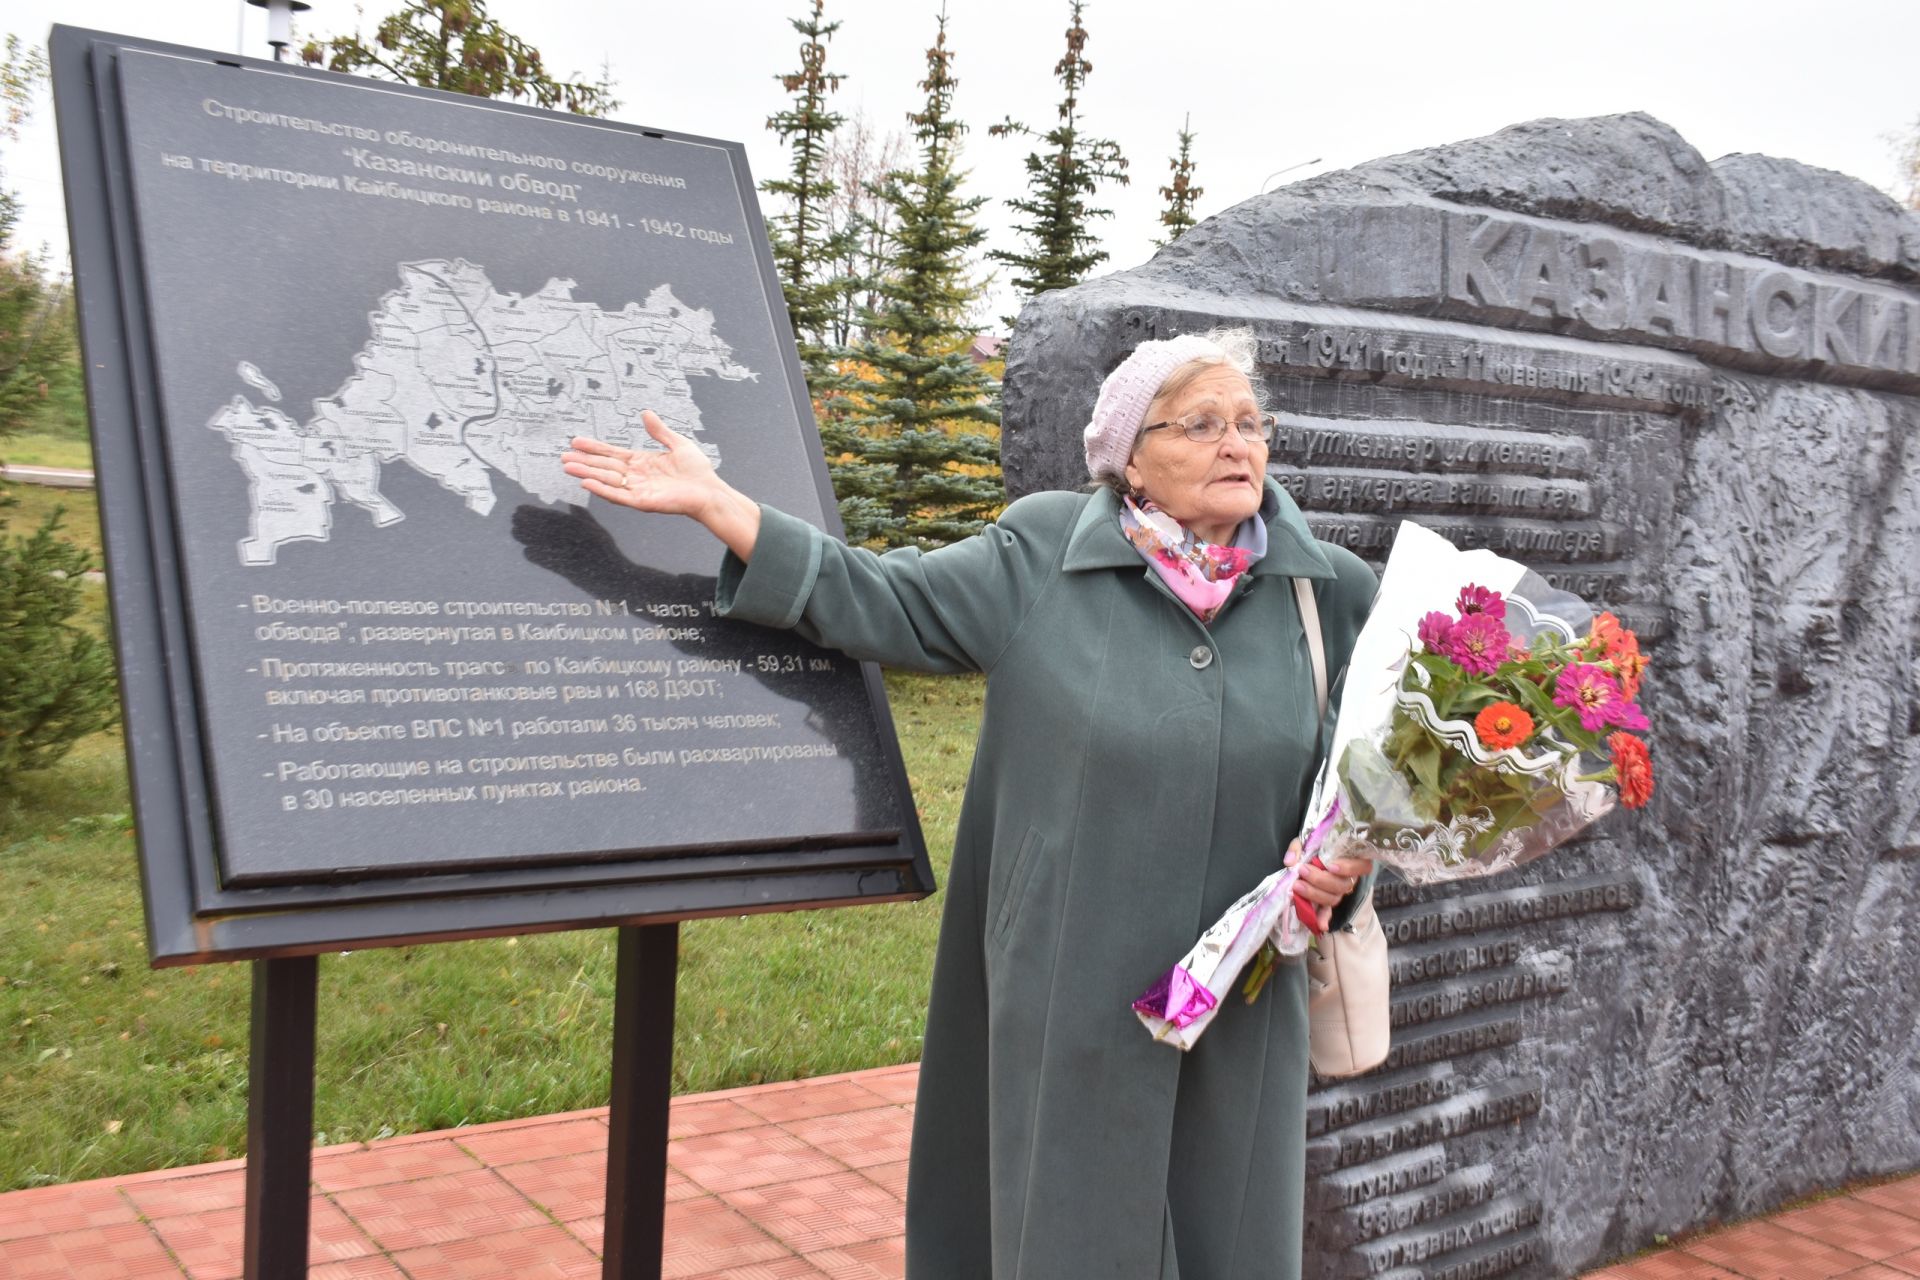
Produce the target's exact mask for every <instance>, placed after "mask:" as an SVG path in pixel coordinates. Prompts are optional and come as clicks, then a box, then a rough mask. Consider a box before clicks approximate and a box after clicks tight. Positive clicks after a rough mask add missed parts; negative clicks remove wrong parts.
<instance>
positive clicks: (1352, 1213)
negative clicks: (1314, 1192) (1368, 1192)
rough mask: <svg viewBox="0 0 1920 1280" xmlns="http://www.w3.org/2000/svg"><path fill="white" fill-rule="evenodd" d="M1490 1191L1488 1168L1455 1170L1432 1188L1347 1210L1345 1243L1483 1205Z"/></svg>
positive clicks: (1489, 1167)
mask: <svg viewBox="0 0 1920 1280" xmlns="http://www.w3.org/2000/svg"><path fill="white" fill-rule="evenodd" d="M1494 1189H1495V1188H1494V1171H1493V1168H1492V1166H1490V1165H1484V1164H1482V1165H1475V1166H1473V1167H1472V1168H1469V1169H1461V1170H1458V1171H1456V1172H1454V1173H1450V1174H1448V1175H1447V1177H1446V1179H1445V1180H1444V1181H1442V1182H1441V1183H1440V1185H1438V1186H1436V1187H1431V1188H1428V1189H1426V1190H1423V1191H1417V1192H1411V1193H1408V1194H1406V1195H1399V1196H1391V1197H1383V1198H1381V1199H1379V1200H1375V1201H1372V1202H1370V1203H1367V1204H1362V1205H1359V1206H1357V1207H1355V1208H1352V1209H1349V1210H1348V1211H1347V1212H1346V1214H1345V1215H1344V1225H1345V1227H1346V1235H1347V1239H1348V1240H1349V1241H1352V1242H1355V1243H1358V1242H1361V1241H1365V1240H1373V1239H1377V1238H1379V1237H1380V1236H1384V1235H1390V1234H1392V1233H1394V1232H1396V1231H1405V1230H1407V1229H1408V1228H1410V1227H1416V1226H1419V1225H1420V1224H1421V1223H1423V1222H1431V1221H1433V1220H1434V1219H1435V1218H1443V1217H1445V1216H1447V1215H1448V1214H1450V1213H1457V1212H1459V1211H1460V1210H1462V1209H1467V1208H1471V1207H1473V1206H1474V1205H1478V1204H1485V1203H1486V1202H1487V1201H1489V1200H1491V1199H1493V1194H1494Z"/></svg>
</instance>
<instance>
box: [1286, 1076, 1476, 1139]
mask: <svg viewBox="0 0 1920 1280" xmlns="http://www.w3.org/2000/svg"><path fill="white" fill-rule="evenodd" d="M1461 1087H1462V1086H1461V1084H1460V1081H1459V1080H1457V1079H1456V1078H1455V1077H1454V1075H1453V1074H1452V1069H1451V1068H1450V1067H1447V1066H1445V1065H1438V1066H1433V1067H1427V1068H1424V1069H1422V1070H1421V1071H1420V1072H1419V1073H1418V1074H1417V1075H1415V1076H1414V1077H1413V1078H1412V1079H1407V1080H1396V1081H1395V1082H1394V1083H1392V1084H1390V1085H1382V1084H1379V1083H1378V1082H1375V1081H1372V1080H1367V1081H1362V1082H1358V1083H1355V1084H1352V1085H1348V1086H1344V1087H1342V1088H1341V1089H1339V1090H1338V1091H1330V1092H1322V1093H1317V1094H1315V1095H1314V1096H1313V1097H1311V1098H1310V1099H1308V1101H1307V1136H1308V1137H1309V1138H1317V1137H1319V1136H1320V1135H1321V1134H1323V1133H1326V1132H1327V1131H1328V1130H1330V1129H1339V1128H1342V1127H1344V1126H1346V1125H1350V1124H1357V1123H1359V1122H1360V1121H1363V1120H1371V1119H1373V1118H1374V1117H1375V1116H1385V1115H1392V1114H1394V1113H1395V1112H1398V1111H1405V1110H1407V1109H1408V1108H1410V1107H1424V1106H1427V1105H1429V1104H1430V1103H1435V1102H1444V1101H1446V1100H1447V1099H1448V1098H1451V1097H1452V1096H1453V1095H1454V1094H1455V1093H1456V1092H1458V1091H1459V1089H1460V1088H1461Z"/></svg>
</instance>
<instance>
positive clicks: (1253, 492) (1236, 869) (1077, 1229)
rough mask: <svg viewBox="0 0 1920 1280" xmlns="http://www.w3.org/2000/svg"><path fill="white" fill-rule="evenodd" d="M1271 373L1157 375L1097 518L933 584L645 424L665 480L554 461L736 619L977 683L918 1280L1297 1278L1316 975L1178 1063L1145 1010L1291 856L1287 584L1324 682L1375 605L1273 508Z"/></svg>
mask: <svg viewBox="0 0 1920 1280" xmlns="http://www.w3.org/2000/svg"><path fill="white" fill-rule="evenodd" d="M1252 350H1253V344H1252V338H1251V335H1250V334H1247V333H1245V332H1244V331H1241V332H1227V333H1221V334H1211V335H1208V336H1207V337H1205V338H1202V337H1196V336H1184V337H1178V338H1174V339H1172V340H1170V341H1164V342H1146V343H1143V344H1141V346H1140V347H1139V348H1138V349H1136V350H1135V351H1134V352H1133V353H1132V354H1131V355H1129V356H1128V357H1127V359H1126V360H1125V361H1123V362H1122V363H1121V364H1120V366H1119V367H1118V368H1116V369H1115V370H1114V371H1113V373H1112V375H1111V376H1109V377H1108V378H1107V380H1106V382H1105V384H1104V385H1103V386H1102V388H1101V391H1100V396H1099V401H1098V404H1097V406H1096V407H1095V409H1094V413H1093V420H1092V422H1091V424H1090V425H1089V426H1088V427H1087V429H1086V433H1085V444H1086V458H1087V468H1088V471H1089V472H1090V473H1091V474H1092V476H1093V477H1094V479H1096V480H1098V481H1101V482H1103V484H1102V485H1101V486H1099V487H1097V488H1096V489H1094V491H1092V492H1083V493H1040V494H1034V495H1031V496H1029V497H1026V498H1022V499H1021V500H1020V501H1018V502H1015V503H1014V504H1012V505H1011V506H1009V507H1008V508H1007V509H1006V512H1005V514H1004V515H1003V516H1002V518H1001V520H1000V521H999V523H997V524H995V525H992V526H990V527H988V528H987V529H985V530H984V531H982V532H981V533H980V534H979V535H978V536H976V537H973V538H969V539H967V540H966V541H964V542H960V543H956V544H954V545H952V546H949V547H945V548H942V549H940V550H938V551H933V552H928V553H924V554H923V553H921V552H919V551H917V550H912V549H903V550H896V551H891V552H888V553H887V554H885V555H876V554H874V553H872V552H869V551H865V550H861V549H858V548H853V547H848V546H846V545H844V544H842V543H839V542H837V541H835V540H834V539H832V538H830V537H828V536H827V535H825V534H823V533H821V532H820V531H819V530H817V529H814V528H813V527H811V526H810V525H807V524H805V523H803V522H801V521H799V520H796V519H794V518H792V517H790V516H787V515H783V514H782V513H780V512H778V511H775V510H771V509H769V508H765V507H761V506H758V505H756V504H755V503H754V502H752V501H751V500H750V499H748V498H746V497H745V496H743V495H742V494H740V493H739V492H737V491H736V490H734V489H733V488H731V487H730V486H728V485H727V484H726V483H725V482H724V481H722V480H721V479H719V478H718V477H717V476H716V475H715V474H714V472H713V469H712V468H711V466H710V465H709V464H708V462H707V460H706V458H705V456H704V455H703V454H702V453H701V452H700V450H699V449H698V448H696V447H694V446H693V445H692V444H691V443H690V442H688V441H686V440H684V439H683V438H681V437H680V436H677V435H675V434H674V433H673V432H671V431H669V430H667V429H666V427H665V426H663V425H662V424H661V423H660V422H659V420H658V419H657V418H654V417H653V416H652V415H651V414H649V415H647V419H646V422H647V429H648V431H649V432H650V433H651V434H652V436H653V438H654V439H655V440H656V441H657V442H658V443H659V444H660V445H662V446H664V450H665V451H664V452H656V451H652V450H648V451H638V452H636V451H630V450H627V449H623V448H619V447H615V446H611V445H607V444H603V443H600V442H597V441H591V440H577V441H575V442H574V447H573V449H572V450H571V451H570V452H568V453H567V454H566V455H565V459H564V464H565V467H566V470H567V472H568V474H570V475H573V476H576V477H578V478H579V480H580V482H581V484H582V485H583V486H584V487H585V488H586V489H587V490H588V491H589V492H591V493H593V494H596V495H598V496H600V497H602V498H605V499H607V500H608V501H611V502H616V503H620V504H622V505H625V506H629V507H634V508H636V509H638V510H642V511H658V512H674V513H679V514H683V515H687V516H691V517H692V518H694V519H696V520H698V521H700V523H702V524H703V525H705V526H706V527H707V529H709V530H710V531H711V532H712V533H713V534H714V535H715V536H716V537H718V538H719V539H720V540H721V541H722V542H723V543H725V544H726V547H727V550H728V552H729V554H728V555H727V557H726V559H725V562H724V564H723V565H722V568H721V570H720V579H719V585H718V608H719V610H720V612H721V613H723V614H724V615H725V616H727V617H731V618H738V619H745V620H748V621H751V622H756V623H760V624H763V625H766V626H770V627H791V628H793V629H795V630H797V631H798V632H799V633H800V634H802V635H804V636H806V637H807V638H808V639H810V640H812V641H814V642H816V643H818V644H821V645H825V646H828V647H830V648H834V649H838V650H841V651H843V652H845V653H847V654H850V655H852V656H854V657H857V658H867V659H873V660H876V661H879V662H884V663H890V664H893V665H895V666H901V667H912V668H917V669H920V670H926V671H940V672H957V671H984V672H986V673H987V694H986V709H985V714H984V716H983V718H982V720H981V724H980V738H979V744H978V747H977V751H976V755H975V758H974V764H973V773H972V777H971V778H970V780H969V782H968V788H967V796H966V802H965V805H964V806H963V809H962V812H961V817H960V826H959V835H958V841H957V845H956V847H955V850H954V855H953V865H952V870H951V872H950V874H949V876H948V880H947V885H946V895H947V897H946V904H945V909H944V915H943V916H942V923H941V932H940V942H939V947H938V950H937V953H936V956H935V962H934V973H933V993H932V1001H931V1005H930V1008H929V1010H928V1018H927V1033H926V1041H925V1045H924V1051H923V1057H922V1062H921V1070H920V1089H919V1101H918V1105H917V1107H916V1108H915V1114H914V1130H913V1146H912V1160H911V1164H910V1166H909V1174H908V1180H907V1274H908V1275H909V1276H910V1277H912V1278H913V1280H939V1278H944V1277H953V1278H954V1280H961V1278H963V1277H964V1278H965V1280H982V1278H983V1277H989V1276H991V1277H998V1278H1000V1280H1015V1278H1016V1277H1018V1278H1022V1280H1080V1278H1081V1277H1094V1276H1098V1277H1103V1278H1104V1277H1114V1278H1123V1280H1124V1278H1137V1280H1158V1278H1161V1277H1175V1276H1178V1277H1184V1278H1185V1280H1252V1278H1255V1277H1263V1278H1264V1277H1293V1276H1297V1275H1298V1274H1299V1269H1300V1235H1301V1215H1302V1195H1303V1182H1304V1151H1303V1147H1304V1136H1305V1121H1304V1111H1305V1103H1306V1089H1307V1042H1306V1040H1307V989H1306V979H1305V977H1304V970H1303V969H1302V967H1301V966H1299V965H1298V964H1286V965H1283V967H1282V969H1281V971H1280V972H1279V973H1278V974H1277V975H1276V976H1275V978H1274V980H1273V981H1272V982H1271V983H1270V984H1269V987H1268V991H1267V992H1266V994H1264V995H1263V996H1262V998H1261V999H1260V1000H1259V1001H1258V1002H1257V1003H1255V1004H1253V1005H1251V1006H1247V1005H1243V1004H1241V1003H1240V1002H1238V1001H1235V1002H1233V1004H1232V1007H1229V1008H1227V1009H1225V1010H1223V1012H1222V1013H1221V1014H1220V1015H1219V1016H1218V1018H1217V1020H1216V1021H1215V1023H1214V1025H1213V1027H1212V1029H1211V1030H1210V1031H1209V1033H1208V1035H1207V1038H1206V1039H1205V1040H1204V1041H1203V1042H1201V1044H1200V1045H1199V1046H1198V1047H1196V1048H1195V1049H1194V1050H1193V1052H1191V1053H1190V1054H1186V1055H1184V1056H1183V1055H1182V1054H1180V1053H1179V1052H1177V1051H1175V1050H1173V1049H1170V1048H1168V1047H1167V1046H1165V1045H1161V1044H1156V1043H1154V1042H1153V1040H1151V1039H1150V1038H1149V1037H1148V1035H1147V1033H1146V1032H1145V1031H1144V1030H1143V1029H1142V1028H1141V1026H1140V1024H1139V1022H1138V1021H1137V1020H1136V1019H1135V1017H1134V1014H1133V1012H1132V1010H1131V1008H1130V1007H1129V1006H1130V1004H1131V1002H1132V1000H1133V999H1134V997H1136V996H1137V995H1139V994H1140V992H1141V991H1142V990H1143V989H1144V988H1145V987H1146V986H1147V985H1148V984H1149V983H1150V982H1151V981H1152V980H1153V979H1154V977H1155V976H1156V975H1158V974H1160V973H1161V972H1163V971H1164V970H1165V969H1166V967H1167V965H1168V964H1170V963H1171V962H1172V961H1173V960H1174V959H1175V958H1177V957H1178V956H1180V955H1181V954H1182V953H1183V952H1185V951H1186V949H1187V948H1188V947H1189V946H1190V945H1192V943H1193V940H1194V939H1195V937H1196V936H1198V934H1199V932H1200V931H1201V930H1202V929H1203V928H1205V927H1206V926H1207V925H1208V924H1210V923H1211V922H1212V921H1213V920H1214V919H1216V918H1217V917H1218V916H1219V915H1220V914H1221V913H1222V912H1223V911H1224V910H1225V909H1226V907H1227V906H1228V905H1229V904H1230V903H1231V902H1232V901H1233V899H1234V898H1236V897H1237V896H1238V895H1239V894H1241V893H1242V892H1244V891H1245V890H1246V889H1248V888H1249V887H1251V886H1252V885H1253V884H1255V883H1256V882H1257V881H1259V880H1260V879H1261V878H1262V877H1263V876H1265V875H1267V874H1268V873H1270V872H1272V871H1273V870H1275V869H1276V868H1277V867H1278V866H1279V865H1280V864H1281V860H1282V858H1283V856H1284V857H1286V858H1288V859H1289V860H1291V858H1292V857H1293V856H1295V855H1294V854H1293V853H1292V852H1291V851H1288V852H1285V853H1283V851H1286V850H1288V841H1289V839H1290V838H1291V837H1292V836H1294V835H1295V834H1296V833H1297V832H1298V830H1299V826H1300V818H1301V810H1302V807H1303V803H1304V799H1305V792H1306V790H1307V788H1308V785H1309V783H1310V781H1311V779H1312V776H1313V774H1314V771H1315V768H1316V766H1317V764H1318V759H1317V750H1318V740H1319V716H1318V714H1317V712H1316V708H1315V693H1314V685H1313V677H1312V673H1311V668H1310V662H1309V656H1308V642H1307V638H1306V635H1305V633H1304V631H1303V629H1302V620H1301V617H1300V613H1299V609H1298V605H1297V603H1296V601H1295V597H1294V591H1293V588H1292V584H1291V583H1290V582H1289V579H1291V578H1305V579H1308V580H1309V581H1310V582H1311V584H1312V587H1313V590H1314V594H1315V597H1316V599H1317V602H1318V612H1319V615H1320V619H1321V625H1322V627H1323V628H1324V636H1325V644H1326V650H1327V659H1328V663H1329V665H1330V667H1331V669H1333V670H1335V671H1338V670H1340V669H1341V668H1342V667H1344V665H1345V663H1346V660H1347V655H1348V653H1349V651H1350V649H1351V647H1352V644H1353V640H1354V637H1355V635H1356V634H1357V633H1358V631H1359V628H1360V625H1361V622H1362V621H1363V620H1364V617H1365V615H1366V611H1367V607H1368V604H1369V603H1370V601H1371V600H1372V597H1373V590H1374V577H1373V573H1372V572H1371V571H1370V570H1369V569H1368V568H1367V567H1366V565H1364V564H1363V563H1361V562H1360V560H1358V559H1357V558H1355V557H1354V556H1353V555H1351V554H1350V553H1348V552H1346V551H1344V550H1342V549H1341V548H1338V547H1334V546H1330V545H1328V544H1326V543H1321V542H1317V541H1315V539H1314V537H1313V535H1312V534H1311V533H1310V532H1309V531H1308V529H1307V525H1306V522H1305V521H1304V520H1303V519H1302V518H1301V515H1300V512H1299V510H1298V509H1297V508H1296V507H1295V506H1294V504H1293V502H1292V501H1291V500H1290V499H1289V498H1288V497H1287V495H1286V494H1285V493H1283V492H1282V491H1281V490H1280V488H1279V487H1278V486H1276V485H1275V484H1274V483H1273V482H1272V481H1271V480H1269V479H1268V478H1267V476H1266V462H1267V446H1268V442H1269V440H1270V439H1271V438H1272V432H1273V419H1272V418H1271V417H1270V416H1267V415H1266V414H1264V413H1263V412H1262V411H1261V408H1260V405H1259V402H1258V400H1257V399H1256V397H1255V395H1254V391H1253V386H1252V383H1251V382H1250V380H1249V375H1250V374H1251V372H1252V369H1253V362H1252ZM1370 870H1371V865H1370V864H1369V863H1366V862H1364V861H1359V860H1336V861H1335V862H1334V863H1333V864H1332V865H1331V866H1330V867H1329V868H1327V869H1324V870H1323V869H1320V868H1317V867H1316V868H1312V869H1310V870H1308V871H1307V872H1306V873H1305V877H1304V881H1303V884H1304V889H1303V891H1302V892H1303V896H1305V897H1306V898H1308V899H1310V900H1311V901H1312V902H1313V903H1314V904H1315V905H1316V906H1317V907H1318V908H1319V909H1320V911H1321V912H1322V915H1323V920H1330V922H1331V923H1332V924H1333V925H1335V926H1337V925H1339V924H1340V923H1342V922H1343V921H1344V918H1345V917H1346V916H1347V915H1348V914H1350V913H1351V912H1352V910H1354V909H1355V908H1356V907H1357V906H1358V904H1359V902H1360V900H1361V898H1362V897H1363V896H1364V894H1365V892H1366V883H1367V881H1366V877H1367V876H1368V873H1369V872H1370ZM1356 888H1358V892H1356Z"/></svg>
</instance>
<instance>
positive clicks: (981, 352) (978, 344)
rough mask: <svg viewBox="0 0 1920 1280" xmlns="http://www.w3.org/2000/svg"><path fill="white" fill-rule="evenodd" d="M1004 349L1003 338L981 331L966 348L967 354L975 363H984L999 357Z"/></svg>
mask: <svg viewBox="0 0 1920 1280" xmlns="http://www.w3.org/2000/svg"><path fill="white" fill-rule="evenodd" d="M1006 349H1007V340H1006V339H1005V338H996V337H994V336H993V335H992V334H990V333H983V334H981V335H980V336H979V337H977V338H975V339H974V340H973V345H972V346H971V347H969V348H967V355H968V356H969V357H971V358H972V360H973V362H974V363H975V364H985V363H986V362H987V361H989V360H997V359H999V358H1000V356H1001V355H1002V354H1004V353H1005V351H1006Z"/></svg>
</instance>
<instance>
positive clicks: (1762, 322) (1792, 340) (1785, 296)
mask: <svg viewBox="0 0 1920 1280" xmlns="http://www.w3.org/2000/svg"><path fill="white" fill-rule="evenodd" d="M1810 290H1811V286H1810V285H1808V284H1807V282H1806V281H1804V280H1800V279H1798V278H1796V277H1795V276H1794V275H1792V274H1791V273H1790V272H1786V271H1769V272H1767V273H1766V274H1765V275H1762V276H1759V277H1757V278H1756V279H1755V280H1754V282H1753V286H1752V288H1751V289H1750V290H1748V293H1747V309H1748V311H1749V313H1750V314H1751V315H1752V316H1753V333H1754V336H1755V337H1756V338H1758V339H1759V340H1760V349H1761V350H1762V351H1765V352H1766V353H1767V354H1768V355H1770V356H1779V357H1781V358H1782V359H1792V358H1796V357H1799V356H1804V355H1805V354H1806V353H1807V333H1808V330H1809V329H1810V327H1811V326H1809V325H1808V324H1807V318H1806V312H1807V294H1808V293H1809V292H1810Z"/></svg>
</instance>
